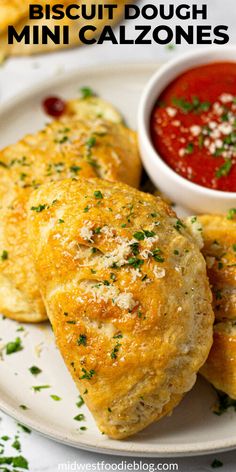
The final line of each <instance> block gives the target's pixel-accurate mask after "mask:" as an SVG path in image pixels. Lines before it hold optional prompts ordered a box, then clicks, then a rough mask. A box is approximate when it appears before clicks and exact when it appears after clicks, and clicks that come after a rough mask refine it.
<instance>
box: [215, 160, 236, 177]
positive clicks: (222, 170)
mask: <svg viewBox="0 0 236 472" xmlns="http://www.w3.org/2000/svg"><path fill="white" fill-rule="evenodd" d="M232 166H233V162H232V161H231V159H227V160H226V161H225V162H224V164H222V166H220V167H219V168H218V169H217V171H216V174H215V175H216V177H217V179H220V178H221V177H226V176H227V175H229V173H230V171H231V168H232Z"/></svg>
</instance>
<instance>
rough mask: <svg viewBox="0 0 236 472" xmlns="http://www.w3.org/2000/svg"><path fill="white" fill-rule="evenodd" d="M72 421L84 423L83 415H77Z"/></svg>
mask: <svg viewBox="0 0 236 472" xmlns="http://www.w3.org/2000/svg"><path fill="white" fill-rule="evenodd" d="M74 420H75V421H84V420H85V416H84V415H83V413H80V414H79V415H76V416H75V417H74Z"/></svg>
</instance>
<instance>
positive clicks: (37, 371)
mask: <svg viewBox="0 0 236 472" xmlns="http://www.w3.org/2000/svg"><path fill="white" fill-rule="evenodd" d="M29 371H30V372H31V374H32V375H38V374H41V372H42V370H41V369H39V367H37V366H36V365H32V367H30V368H29Z"/></svg>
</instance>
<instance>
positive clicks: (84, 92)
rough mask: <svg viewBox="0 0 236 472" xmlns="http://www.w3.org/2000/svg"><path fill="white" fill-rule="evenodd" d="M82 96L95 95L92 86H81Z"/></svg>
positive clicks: (84, 97)
mask: <svg viewBox="0 0 236 472" xmlns="http://www.w3.org/2000/svg"><path fill="white" fill-rule="evenodd" d="M80 94H81V98H83V99H86V98H91V97H94V96H95V93H94V92H93V90H92V89H91V88H90V87H81V89H80Z"/></svg>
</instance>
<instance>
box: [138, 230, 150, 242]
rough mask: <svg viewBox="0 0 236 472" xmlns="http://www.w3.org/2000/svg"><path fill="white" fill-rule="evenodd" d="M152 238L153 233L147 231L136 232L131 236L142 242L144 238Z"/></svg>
mask: <svg viewBox="0 0 236 472" xmlns="http://www.w3.org/2000/svg"><path fill="white" fill-rule="evenodd" d="M153 236H155V233H154V232H153V231H148V230H143V231H136V233H134V234H133V237H134V238H135V239H137V240H138V241H143V240H144V239H145V238H152V237H153Z"/></svg>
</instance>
